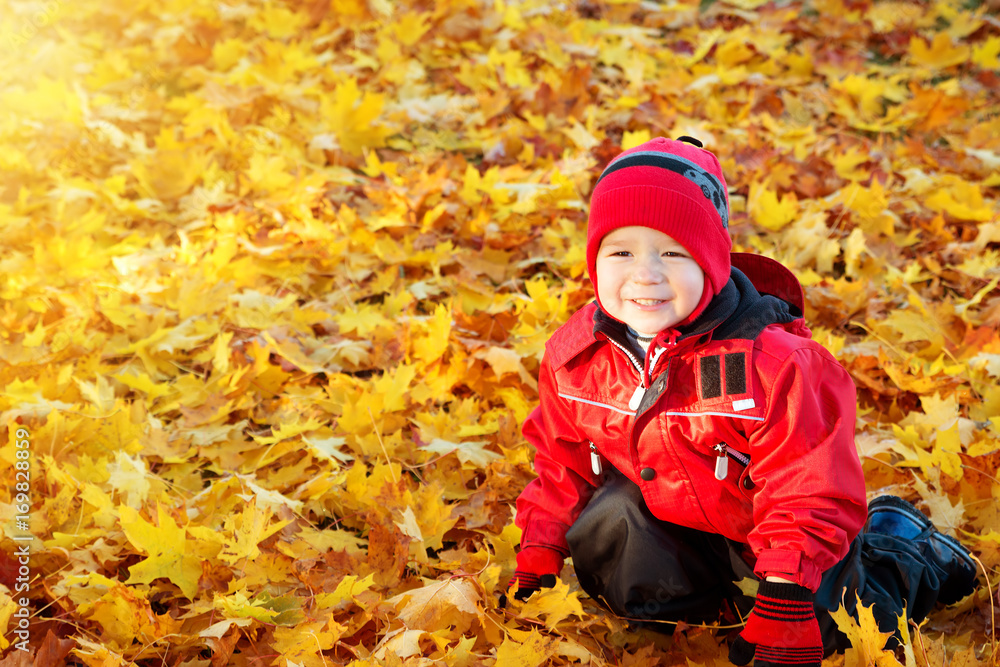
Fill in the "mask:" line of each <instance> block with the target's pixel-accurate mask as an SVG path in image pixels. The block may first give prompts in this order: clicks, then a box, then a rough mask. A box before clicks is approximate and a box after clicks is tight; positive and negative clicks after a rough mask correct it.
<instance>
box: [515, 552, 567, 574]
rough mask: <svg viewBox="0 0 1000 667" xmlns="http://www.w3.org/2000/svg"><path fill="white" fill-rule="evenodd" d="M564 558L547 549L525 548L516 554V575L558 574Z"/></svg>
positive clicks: (558, 553)
mask: <svg viewBox="0 0 1000 667" xmlns="http://www.w3.org/2000/svg"><path fill="white" fill-rule="evenodd" d="M564 558H565V557H564V556H563V555H562V554H561V553H560V552H559V551H557V550H555V549H550V548H549V547H525V548H523V549H521V551H520V552H518V554H517V573H518V574H520V573H530V574H533V575H538V576H541V575H543V574H559V572H560V571H561V570H562V568H563V560H564Z"/></svg>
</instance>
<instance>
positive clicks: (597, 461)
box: [590, 443, 601, 475]
mask: <svg viewBox="0 0 1000 667" xmlns="http://www.w3.org/2000/svg"><path fill="white" fill-rule="evenodd" d="M590 469H591V470H593V471H594V474H595V475H600V474H601V455H600V454H598V453H597V447H595V446H594V443H590Z"/></svg>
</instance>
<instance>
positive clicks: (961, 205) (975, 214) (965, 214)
mask: <svg viewBox="0 0 1000 667" xmlns="http://www.w3.org/2000/svg"><path fill="white" fill-rule="evenodd" d="M935 186H936V187H935V189H934V191H933V192H932V193H931V194H930V195H929V196H928V197H927V199H926V200H925V201H926V204H927V206H928V208H930V209H932V210H934V211H943V212H945V213H947V214H948V215H950V216H952V217H954V218H958V219H959V220H974V221H979V222H986V221H988V220H990V219H992V218H993V217H994V216H995V215H996V211H995V210H994V207H993V206H991V205H990V203H989V202H987V201H986V200H985V199H984V198H983V193H982V189H981V188H980V185H979V184H978V183H970V182H968V181H966V180H965V179H963V178H960V177H958V176H955V175H952V174H947V175H945V176H942V177H941V178H939V179H937V180H936V181H935Z"/></svg>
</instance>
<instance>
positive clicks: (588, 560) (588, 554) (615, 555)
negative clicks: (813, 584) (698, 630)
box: [566, 469, 954, 655]
mask: <svg viewBox="0 0 1000 667" xmlns="http://www.w3.org/2000/svg"><path fill="white" fill-rule="evenodd" d="M606 475H607V476H606V479H605V482H604V484H603V485H602V486H601V487H600V488H598V489H597V491H596V492H595V494H594V496H593V498H592V499H591V500H590V503H589V504H588V505H587V506H586V507H585V508H584V510H583V512H582V513H581V515H580V517H579V518H578V519H577V521H576V523H574V524H573V526H572V528H571V529H570V530H569V532H568V533H567V535H566V538H567V540H568V542H569V548H570V554H571V555H572V557H573V565H574V568H575V569H576V574H577V577H578V579H579V581H580V586H581V587H582V588H583V590H584V591H586V592H587V593H588V594H589V595H590V596H591V597H592V598H593V599H594V600H597V601H599V602H602V603H603V604H604V606H606V607H607V608H608V609H609V610H610V611H611V612H613V613H614V614H616V615H618V616H622V617H626V618H631V619H637V620H639V621H644V620H645V621H649V620H667V621H682V620H683V621H686V622H688V623H712V622H714V621H718V620H719V618H720V610H721V609H722V608H723V606H724V603H725V601H728V602H729V604H731V605H732V606H733V607H735V609H736V610H737V611H738V612H739V613H740V614H741V615H743V616H744V617H745V616H746V614H747V613H749V611H750V609H751V608H752V607H753V599H752V598H749V597H746V596H744V595H743V594H742V592H741V591H740V589H739V588H737V587H736V585H735V583H734V582H736V581H740V580H742V579H743V578H746V577H749V578H752V579H757V577H756V576H755V575H754V574H753V570H752V569H751V568H750V566H749V565H747V563H746V562H745V561H744V560H743V558H742V557H741V555H740V554H741V553H742V552H743V551H745V549H746V547H745V546H744V545H742V544H739V543H735V542H731V541H729V540H727V539H726V538H724V537H722V536H721V535H716V534H712V533H705V532H701V531H698V530H693V529H691V528H685V527H683V526H678V525H676V524H672V523H669V522H666V521H661V520H659V519H657V518H656V517H654V516H653V515H652V513H651V512H650V511H649V508H648V507H647V506H646V503H645V501H644V500H643V498H642V493H641V492H640V490H639V487H638V486H636V485H635V484H634V483H633V482H632V481H631V480H629V479H628V478H627V477H625V476H624V475H622V474H621V473H620V472H618V471H617V470H614V469H612V470H610V471H609V472H607V473H606ZM948 575H949V571H948V564H947V563H944V564H941V563H936V562H934V561H933V560H931V559H928V558H927V557H926V556H924V555H922V553H921V551H920V550H919V549H917V547H916V546H915V545H914V544H913V543H912V542H910V541H907V540H904V539H901V538H898V537H895V536H892V535H882V534H877V533H862V534H860V535H858V537H857V538H855V540H854V541H853V542H852V544H851V548H850V551H849V552H848V554H847V555H846V556H845V557H844V558H843V559H842V560H841V561H840V562H839V563H837V564H836V565H834V566H833V567H832V568H830V569H829V570H827V571H826V572H825V573H824V575H823V579H822V584H821V585H820V587H819V590H818V591H817V592H816V597H815V608H816V616H817V618H818V619H819V625H820V631H821V632H822V635H823V647H824V651H825V653H826V654H827V655H829V654H831V653H834V652H837V651H843V650H844V649H845V648H848V647H849V646H850V644H849V643H848V641H847V637H846V636H845V635H843V634H842V633H841V632H840V631H839V630H838V629H837V625H836V623H835V622H834V620H833V618H832V617H831V616H830V614H829V612H831V611H835V610H836V609H838V608H839V607H840V606H841V604H842V603H843V605H844V606H845V607H846V609H847V611H848V612H849V613H850V614H851V615H852V616H855V617H856V616H857V611H856V608H857V600H858V596H859V597H860V599H861V603H862V604H863V605H864V606H866V607H867V606H870V605H872V604H874V607H873V612H874V616H875V620H876V621H877V622H878V624H879V627H880V629H881V630H882V631H883V632H897V628H898V621H897V617H898V616H900V615H902V614H903V611H904V608H905V611H906V614H907V616H908V617H909V618H912V619H913V620H914V621H918V622H919V621H920V620H921V619H923V618H924V617H925V616H926V615H927V614H928V613H929V612H930V611H931V610H932V609H933V608H934V605H935V603H936V602H937V601H938V599H939V598H941V597H947V596H948V592H947V591H945V590H942V589H943V587H945V586H946V585H947V580H948ZM951 601H954V599H952V600H951ZM649 627H651V628H653V629H661V630H664V631H667V632H669V631H670V629H671V628H672V626H670V625H666V624H656V623H652V624H650V626H649Z"/></svg>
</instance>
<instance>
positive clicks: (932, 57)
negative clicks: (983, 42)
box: [910, 32, 971, 69]
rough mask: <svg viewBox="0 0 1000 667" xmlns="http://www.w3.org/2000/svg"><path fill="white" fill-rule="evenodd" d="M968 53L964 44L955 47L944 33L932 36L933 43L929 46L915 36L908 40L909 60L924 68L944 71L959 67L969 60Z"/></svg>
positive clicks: (949, 37)
mask: <svg viewBox="0 0 1000 667" xmlns="http://www.w3.org/2000/svg"><path fill="white" fill-rule="evenodd" d="M970 52H971V50H970V49H969V47H968V46H966V45H965V44H959V45H955V44H954V43H953V42H952V39H951V36H950V35H949V34H948V33H946V32H939V33H937V34H936V35H934V41H933V42H931V43H930V44H928V43H927V41H926V40H925V39H923V38H922V37H918V36H916V35H914V36H913V37H911V38H910V60H911V61H913V63H915V64H917V65H923V66H925V67H931V68H934V69H946V68H948V67H952V66H954V65H961V64H962V63H964V62H965V61H966V60H968V59H969V55H970Z"/></svg>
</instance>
